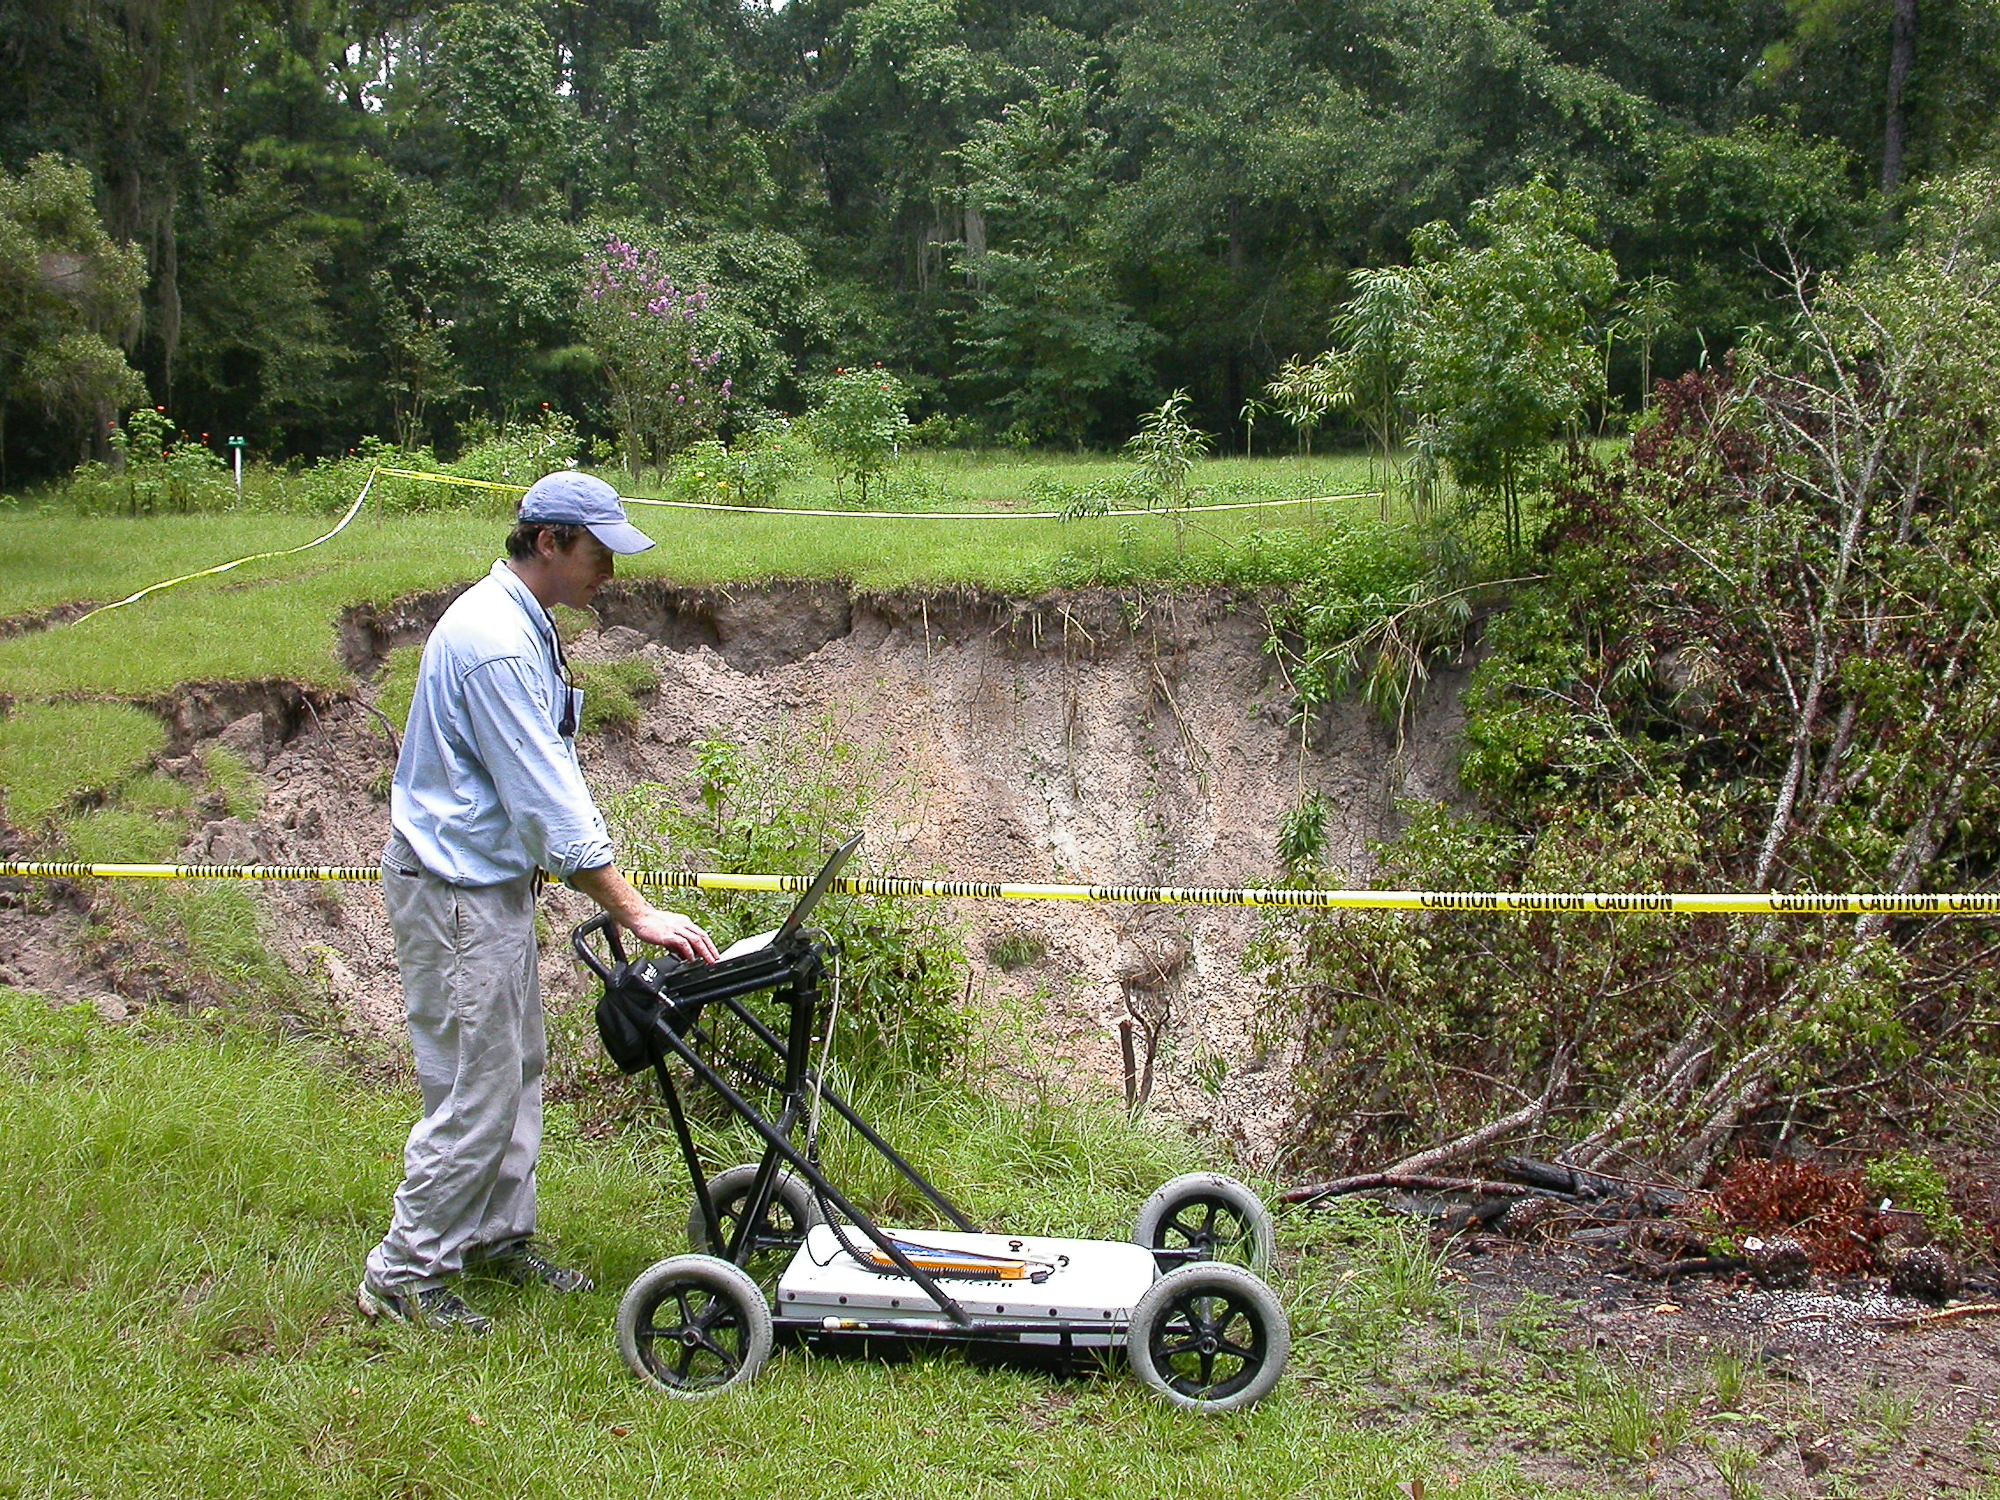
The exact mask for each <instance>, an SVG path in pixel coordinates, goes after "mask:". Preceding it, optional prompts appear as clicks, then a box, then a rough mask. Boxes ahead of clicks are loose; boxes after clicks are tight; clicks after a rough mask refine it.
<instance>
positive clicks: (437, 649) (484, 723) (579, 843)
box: [389, 561, 611, 885]
mask: <svg viewBox="0 0 2000 1500" xmlns="http://www.w3.org/2000/svg"><path fill="white" fill-rule="evenodd" d="M569 691H570V689H569V688H568V687H567V686H566V685H565V683H564V682H563V679H562V674H561V672H560V671H559V669H558V667H557V658H556V635H555V623H554V621H552V620H551V619H550V618H549V615H548V611H547V610H545V609H543V608H542V606H541V604H540V602H539V601H538V600H537V599H536V598H535V596H534V595H533V594H532V593H531V592H529V590H528V586H527V585H526V584H525V583H523V582H522V581H521V580H520V578H519V577H517V576H516V575H515V573H514V571H513V569H511V568H509V567H508V566H507V564H506V563H505V562H504V561H503V562H496V563H495V564H494V565H493V571H492V572H491V573H489V574H487V576H486V577H484V578H482V579H480V581H479V582H477V583H475V584H474V585H473V586H472V587H471V588H469V589H467V590H466V591H465V592H464V593H463V594H461V595H459V596H458V598H457V599H455V600H453V601H452V604H451V607H450V608H449V609H447V610H446V611H445V612H444V616H443V618H441V619H440V620H439V621H438V622H437V628H436V629H434V630H432V631H431V637H430V639H429V640H428V641H426V642H425V643H424V655H423V662H422V665H421V666H420V667H419V668H418V670H417V691H416V697H415V699H414V700H413V701H412V702H411V704H410V720H409V726H408V728H407V729H405V730H404V732H403V751H402V754H401V756H400V757H399V758H398V759H397V761H396V779H395V781H394V782H393V783H392V786H391V790H390V793H389V822H390V826H391V827H392V828H393V829H394V830H395V832H396V833H397V834H399V835H400V836H401V837H402V839H403V840H404V841H405V842H406V843H407V844H408V845H409V846H410V851H411V852H412V853H413V854H415V855H416V857H417V860H418V862H419V863H420V864H422V865H423V867H424V868H425V869H426V870H428V871H430V872H431V873H432V874H433V875H437V876H439V877H441V878H442V879H444V880H448V881H450V882H451V883H452V884H453V885H497V884H499V883H500V882H501V881H503V880H514V879H518V878H519V877H520V876H523V875H526V874H529V873H531V872H532V871H533V870H534V869H535V867H536V866H538V865H539V866H540V867H541V868H542V869H545V870H547V871H548V872H549V873H550V874H552V875H554V876H557V877H558V878H560V879H563V880H568V879H569V878H570V877H571V876H572V875H574V874H575V873H576V872H577V871H578V870H593V869H596V868H597V867H598V866H600V865H608V864H610V863H611V838H610V835H609V834H608V833H607V832H606V831H605V827H604V819H603V817H602V816H601V815H600V814H599V813H598V811H597V804H596V803H595V802H594V801H593V800H592V798H591V795H590V789H589V788H588V787H586V786H585V785H584V781H583V772H582V770H581V769H579V767H578V766H577V763H576V742H575V740H574V739H566V738H564V737H563V735H562V734H561V733H559V732H558V726H559V725H560V723H561V719H562V710H563V697H564V694H565V693H568V692H569ZM578 698H579V700H580V699H581V695H580V694H579V695H578ZM580 711H581V705H580V701H579V712H580Z"/></svg>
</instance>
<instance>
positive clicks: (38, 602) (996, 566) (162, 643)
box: [0, 458, 1383, 697]
mask: <svg viewBox="0 0 2000 1500" xmlns="http://www.w3.org/2000/svg"><path fill="white" fill-rule="evenodd" d="M1095 467H1096V468H1102V469H1110V470H1113V471H1116V472H1122V468H1120V466H1118V465H1115V464H1111V463H1109V462H1108V461H1104V460H1098V461H1095ZM1210 467H1211V468H1212V469H1213V470H1214V473H1213V474H1212V475H1210V474H1208V473H1206V472H1205V473H1204V474H1203V475H1202V476H1201V479H1202V481H1203V483H1205V484H1206V485H1207V487H1208V489H1209V491H1210V494H1209V497H1208V498H1210V499H1211V500H1217V501H1220V500H1228V499H1233V498H1252V499H1255V498H1274V497H1282V496H1281V495H1277V494H1275V493H1274V492H1282V494H1285V495H1288V494H1291V493H1298V492H1310V493H1315V494H1330V493H1335V492H1337V491H1344V490H1354V489H1360V488H1362V487H1364V486H1365V483H1366V480H1367V465H1366V462H1365V461H1363V460H1359V459H1353V460H1344V461H1341V462H1337V463H1333V464H1315V465H1313V466H1311V467H1310V468H1307V467H1303V466H1301V465H1299V464H1297V463H1295V462H1293V461H1291V460H1259V461H1258V462H1256V463H1254V464H1252V463H1247V462H1245V461H1243V460H1229V461H1220V462H1217V463H1216V464H1214V465H1212V466H1210ZM1092 468H1093V465H1092V464H1090V463H1086V462H1081V461H1080V462H1078V463H1075V464H1068V465H1064V464H1060V463H1045V464H1042V465H1040V466H1029V465H1014V466H1009V465H994V464H985V465H973V464H968V465H967V466H965V467H964V468H963V469H962V470H961V469H959V468H956V467H954V465H953V463H952V462H951V461H950V460H949V458H947V459H941V460H938V461H936V472H937V473H939V474H940V475H942V476H944V477H943V478H941V479H939V481H938V484H937V486H933V493H932V494H931V496H930V499H931V500H932V501H934V502H936V503H937V504H940V505H943V506H947V507H949V508H954V509H955V508H960V507H971V508H990V509H1001V510H1004V509H1005V508H1006V507H1007V506H1008V505H1009V503H1010V501H1013V500H1018V498H1019V496H1020V494H1021V492H1022V491H1023V490H1024V488H1025V485H1026V483H1027V481H1025V480H1024V479H1023V477H1022V476H1023V475H1024V474H1025V475H1030V476H1032V475H1034V474H1037V473H1045V472H1052V471H1054V470H1056V469H1068V470H1073V471H1077V472H1079V473H1084V474H1088V473H1089V472H1091V470H1092ZM924 472H930V470H928V469H927V470H925V471H924ZM1307 480H1310V481H1312V483H1311V485H1310V486H1307V485H1305V484H1304V481H1307ZM939 486H942V488H939ZM408 488H411V489H414V488H415V486H413V485H412V486H408ZM940 496H942V498H941V499H940V498H939V497H940ZM453 498H454V500H455V501H459V500H462V501H463V506H462V508H459V509H453V510H435V511H428V512H422V513H416V514H410V513H402V514H396V513H391V514H388V515H386V516H385V515H382V514H381V513H380V512H378V511H376V510H375V508H374V507H373V506H372V505H371V507H370V509H369V510H367V511H364V512H363V514H362V515H361V516H359V517H357V518H356V520H355V522H354V523H353V525H351V526H350V527H349V528H348V529H347V530H346V531H345V532H343V533H342V534H341V535H340V536H339V537H337V538H335V539H334V540H333V541H331V542H328V543H327V544H325V545H324V546H323V547H320V548H317V549H315V550H313V551H310V552H306V553H302V554H299V555H297V556H294V557H284V558H273V559H270V560H267V561H263V562H257V563H250V564H247V565H245V566H244V567H242V568H239V569H236V570H235V571H233V572H230V573H225V574H222V575H220V576H218V577H214V578H205V579H200V580H197V581H194V582H191V583H188V584H184V585H182V586H180V587H178V588H175V589H171V590H168V591H166V592H163V593H161V594H158V595H154V596H151V597H149V598H147V599H145V600H142V601H141V602H139V603H137V604H135V605H132V606H129V607H128V608H126V609H123V610H117V611H113V612H112V613H110V614H106V615H100V616H98V617H96V618H95V619H92V620H89V621H87V622H83V623H79V624H73V625H64V626H58V627H56V628H54V629H51V630H47V631H35V632H29V633H26V634H22V635H18V636H14V637H12V638H8V639H4V640H0V690H4V691H6V692H8V693H12V694H14V695H16V696H21V697H47V696H51V695H55V694H62V693H93V694H94V693H102V694H114V695H138V694H150V693H159V692H164V691H166V690H167V689H169V688H171V687H173V686H174V685H175V684H177V683H180V682H185V681H193V680H207V679H250V678H263V677H276V676H283V677H291V678H296V679H298V680H299V681H302V682H306V683H311V684H316V685H332V684H336V683H338V682H340V681H342V680H343V679H344V677H345V672H344V669H343V668H342V667H341V666H340V664H339V663H338V662H337V661H336V659H335V657H334V654H333V644H334V622H335V621H336V619H337V618H338V616H339V613H340V611H341V610H342V609H343V608H344V607H346V606H347V605H350V604H355V603H360V602H378V603H380V602H387V601H389V600H391V599H393V598H395V597H397V596H399V595H402V594H407V593H410V592H413V591H416V590H420V589H426V588H434V587H438V586H440V585H444V584H448V583H452V582H457V581H462V580H466V579H470V578H474V577H477V576H478V575H479V574H481V573H483V572H484V571H485V569H486V567H487V566H488V565H489V564H490V563H491V561H492V559H493V558H494V557H495V556H497V555H498V554H499V550H500V540H501V537H502V535H503V534H504V529H505V525H506V519H507V514H508V509H509V503H508V502H507V501H505V500H504V499H500V500H496V499H489V498H487V497H485V496H480V495H478V494H477V493H476V492H470V491H462V490H461V491H456V492H453ZM797 498H799V499H800V500H802V501H810V500H823V499H825V498H826V497H825V496H823V495H818V494H810V493H802V494H801V495H800V496H799V497H797ZM637 509H638V508H637V507H635V511H636V510H637ZM638 519H639V520H640V521H641V523H642V524H643V525H645V526H647V527H648V528H649V529H650V531H651V532H652V534H653V535H655V536H656V537H657V538H658V539H659V541H660V546H659V547H658V548H657V549H656V550H655V551H653V552H650V553H646V554H643V555H641V556H639V557H637V558H633V559H630V560H628V561H626V562H624V563H623V564H621V567H622V570H623V573H624V576H625V577H627V578H649V577H656V578H666V579H670V580H671V581H673V582H675V583H680V584H722V583H740V582H755V581H760V580H766V579H777V578H838V579H847V580H850V581H852V582H853V583H854V584H856V585H857V586H859V587H862V588H869V589H894V588H911V587H947V586H952V585H976V586H981V587H988V588H995V589H1001V590H1006V591H1015V592H1027V593H1034V592H1040V591H1043V590H1047V589H1050V588H1055V587H1061V586H1074V585H1082V584H1088V583H1113V584H1122V583H1132V582H1141V581H1161V582H1186V583H1245V584H1258V583H1282V582H1287V581H1290V580H1291V579H1293V578H1296V577H1300V576H1304V575H1305V574H1307V573H1308V572H1310V571H1311V570H1312V569H1314V568H1315V567H1317V566H1318V565H1319V559H1320V558H1321V556H1322V554H1323V553H1324V552H1325V551H1326V550H1327V549H1328V548H1329V547H1335V546H1338V545H1340V544H1342V543H1346V544H1353V543H1355V542H1357V541H1361V540H1363V539H1367V538H1373V537H1374V536H1375V535H1376V534H1377V533H1378V532H1380V531H1381V530H1382V529H1383V523H1382V521H1381V520H1380V519H1379V517H1378V514H1377V506H1376V502H1375V501H1374V500H1373V499H1372V498H1366V497H1363V498H1359V499H1348V500H1343V501H1338V502H1329V503H1324V504H1319V505H1313V506H1300V507H1297V508H1293V507H1289V506H1288V507H1285V508H1281V509H1276V510H1255V511H1235V512H1228V513H1224V514H1219V515H1205V516H1198V517H1193V518H1189V519H1187V520H1186V521H1185V522H1183V523H1181V524H1179V525H1176V523H1175V521H1174V520H1173V519H1171V518H1169V517H1167V516H1165V515H1159V516H1141V517H1128V518H1118V517H1105V518H1095V519H1085V520H1077V521H1061V520H1050V519H1010V520H997V521H949V520H936V521H931V520H896V519H882V518H876V517H872V516H869V515H868V514H867V513H865V512H862V513H856V514H855V515H854V516H853V517H852V518H850V517H847V516H841V517H809V516H798V515H788V514H786V513H785V512H784V511H783V510H774V511H772V512H770V513H768V514H757V515H740V514H701V513H698V512H691V511H684V510H652V511H646V512H645V513H644V514H641V515H639V516H638ZM325 529H326V528H325V523H323V522H321V521H320V520H319V519H318V517H316V516H307V515H298V514H275V513H271V512H257V511H248V512H241V513H231V514H223V515H194V516H164V517H148V518H138V519H131V518H125V517H111V516H77V515H74V514H71V513H68V512H66V511H63V510H61V509H56V508H49V507H44V508H41V509H38V510H28V511H25V512H21V513H17V514H14V515H12V516H9V517H6V518H5V519H0V616H5V615H18V614H23V613H28V612H31V611H36V610H42V609H47V608H49V607H51V606H53V605H58V604H63V603H67V602H71V601H76V600H92V601H97V602H105V601H109V600H113V599H119V598H123V597H124V596H125V595H127V594H129V593H132V592H133V591H134V590H136V589H139V588H142V587H144V586H145V585H147V584H150V583H153V582H157V581H159V580H161V579H164V578H168V577H173V576H176V575H178V574H182V573H187V572H192V571H195V570H197V569H200V568H205V567H210V566H213V565H214V564H216V563H219V562H224V561H227V560H229V559H230V558H233V557H239V556H242V555H245V554H247V553H252V552H260V551H266V550H272V549H276V548H282V547H291V546H296V545H298V544H300V543H301V542H305V541H309V540H311V539H312V538H313V537H314V536H317V535H319V534H320V532H322V531H324V530H325Z"/></svg>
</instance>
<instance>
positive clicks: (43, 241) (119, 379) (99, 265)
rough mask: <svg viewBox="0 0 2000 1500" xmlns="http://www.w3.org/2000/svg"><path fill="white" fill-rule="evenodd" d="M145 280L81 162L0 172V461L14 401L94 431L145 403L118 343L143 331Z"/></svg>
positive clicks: (137, 257)
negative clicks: (107, 224)
mask: <svg viewBox="0 0 2000 1500" xmlns="http://www.w3.org/2000/svg"><path fill="white" fill-rule="evenodd" d="M145 279H146V267H145V258H144V256H142V255H141V254H140V252H139V251H138V249H137V248H136V247H134V246H132V245H118V244H114V243H113V242H112V240H111V238H110V236H108V235H107V234H106V233H105V232H104V226H103V224H102V222H101V221H100V220H99V219H98V217H97V209H96V207H95V206H94V204H93V203H92V201H91V182H90V173H89V172H88V171H86V170H85V169H84V168H82V167H79V166H71V165H70V164H68V163H66V162H64V161H63V160H62V159H61V158H60V157H57V156H53V155H43V156H38V157H36V158H35V159H34V161H33V162H31V163H30V164H29V166H28V169H27V170H26V171H25V172H23V173H21V174H19V175H18V176H15V175H10V174H4V173H0V465H4V461H5V459H4V455H5V451H6V446H5V445H6V434H5V417H6V411H7V408H8V407H9V406H12V405H16V404H25V403H30V402H32V403H34V404H35V405H37V406H39V407H40V408H41V410H42V411H43V412H45V413H46V414H47V415H48V416H49V417H51V418H60V419H66V420H67V421H68V422H69V423H70V424H71V425H72V426H80V425H82V424H83V423H85V422H88V423H89V424H90V426H91V428H92V429H93V430H95V429H103V428H104V427H105V425H106V423H107V422H108V421H109V420H110V418H111V417H112V415H113V414H114V413H115V412H116V411H117V410H118V409H119V408H121V407H125V406H131V405H133V404H135V403H138V402H141V401H144V400H145V396H146V385H145V382H144V381H143V380H141V379H140V378H139V374H138V372H137V371H136V370H134V369H133V368H132V366H131V365H130V364H129V363H127V362H126V359H125V356H124V354H123V353H122V352H121V351H120V350H119V348H118V347H117V345H116V344H115V343H114V342H113V340H115V339H118V338H120V337H121V336H129V335H130V334H131V333H132V332H133V331H134V330H135V329H136V327H137V324H138V320H139V292H140V289H141V288H142V287H143V286H144V285H145ZM0 472H4V469H0Z"/></svg>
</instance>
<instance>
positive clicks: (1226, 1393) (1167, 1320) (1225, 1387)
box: [1125, 1261, 1292, 1413]
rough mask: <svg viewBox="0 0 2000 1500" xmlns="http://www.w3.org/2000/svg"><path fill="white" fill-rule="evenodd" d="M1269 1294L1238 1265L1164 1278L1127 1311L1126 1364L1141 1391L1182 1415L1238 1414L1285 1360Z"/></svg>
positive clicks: (1271, 1383)
mask: <svg viewBox="0 0 2000 1500" xmlns="http://www.w3.org/2000/svg"><path fill="white" fill-rule="evenodd" d="M1291 1348H1292V1328H1291V1324H1290V1323H1288V1322H1287V1321H1286V1320H1285V1310H1284V1309H1283V1308H1282V1307H1280V1306H1279V1305H1278V1298H1277V1294H1276V1293H1274V1292H1273V1291H1272V1290H1271V1289H1270V1288H1269V1287H1268V1286H1266V1285H1264V1283H1263V1282H1262V1281H1260V1280H1258V1279H1257V1278H1256V1277H1255V1276H1253V1275H1251V1273H1250V1272H1248V1271H1246V1270H1244V1269H1243V1268H1242V1267H1241V1266H1232V1265H1225V1264H1222V1263H1220V1262H1212V1261H1211V1262H1200V1263H1197V1264H1195V1265H1191V1266H1182V1267H1181V1268H1180V1269H1179V1270H1178V1271H1169V1272H1168V1273H1167V1274H1166V1275H1164V1276H1162V1277H1161V1278H1160V1279H1159V1280H1158V1281H1156V1282H1154V1283H1153V1284H1152V1285H1151V1286H1150V1287H1148V1288H1147V1289H1146V1294H1145V1296H1143V1297H1141V1298H1140V1299H1139V1301H1138V1302H1137V1304H1136V1305H1134V1307H1133V1308H1132V1323H1131V1327H1130V1330H1129V1332H1128V1334H1127V1343H1126V1350H1125V1354H1126V1359H1127V1362H1128V1363H1129V1364H1130V1365H1131V1366H1132V1373H1133V1374H1134V1375H1136V1376H1138V1377H1139V1380H1140V1382H1141V1383H1142V1384H1145V1385H1149V1386H1151V1387H1152V1388H1153V1389H1154V1390H1156V1391H1158V1392H1159V1393H1160V1394H1161V1395H1162V1396H1164V1397H1166V1399H1167V1400H1168V1401H1170V1402H1172V1403H1173V1404H1174V1405H1175V1406H1178V1407H1181V1408H1182V1409H1183V1410H1186V1411H1197V1412H1205V1413H1220V1412H1229V1411H1242V1410H1243V1409H1244V1408H1245V1407H1248V1406H1254V1405H1256V1404H1257V1403H1258V1402H1259V1401H1262V1400H1263V1399H1264V1398H1265V1397H1266V1396H1268V1395H1270V1394H1271V1391H1272V1389H1273V1388H1274V1387H1275V1386H1276V1385H1277V1383H1278V1377H1279V1376H1280V1375H1282V1374H1283V1373H1284V1370H1285V1357H1286V1355H1288V1354H1289V1353H1291Z"/></svg>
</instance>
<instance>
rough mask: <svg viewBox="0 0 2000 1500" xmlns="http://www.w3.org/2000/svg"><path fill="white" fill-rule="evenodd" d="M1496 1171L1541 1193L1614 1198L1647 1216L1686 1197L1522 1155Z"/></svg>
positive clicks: (1647, 1184)
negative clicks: (1632, 1205)
mask: <svg viewBox="0 0 2000 1500" xmlns="http://www.w3.org/2000/svg"><path fill="white" fill-rule="evenodd" d="M1500 1170H1501V1171H1503V1172H1505V1173H1506V1174H1507V1175H1508V1176H1509V1177H1518V1178H1520V1180H1521V1181H1523V1182H1526V1183H1530V1184H1532V1185H1533V1186H1535V1187H1537V1188H1540V1189H1542V1190H1543V1191H1544V1192H1548V1193H1555V1194H1559V1195H1569V1196H1574V1197H1576V1198H1579V1199H1583V1200H1585V1201H1588V1200H1590V1199H1599V1198H1604V1199H1614V1200H1617V1201H1620V1202H1628V1203H1636V1204H1638V1205H1639V1206H1640V1208H1641V1209H1642V1210H1643V1211H1644V1212H1646V1213H1649V1214H1663V1213H1666V1212H1668V1211H1669V1210H1671V1209H1675V1208H1678V1207H1680V1206H1681V1205H1682V1204H1683V1203H1685V1202H1687V1200H1688V1195H1687V1194H1686V1193H1684V1192H1682V1191H1681V1190H1680V1189H1679V1188H1676V1187H1668V1186H1666V1185H1665V1184H1663V1183H1652V1182H1634V1181H1632V1180H1630V1179H1629V1178H1623V1177H1608V1176H1606V1175H1605V1174H1603V1173H1601V1172H1585V1171H1580V1170H1578V1169H1577V1168H1575V1167H1566V1166H1563V1165H1562V1164H1561V1163H1560V1162H1547V1161H1536V1160H1534V1159H1532V1158H1531V1157H1526V1156H1503V1157H1501V1158H1500Z"/></svg>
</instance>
